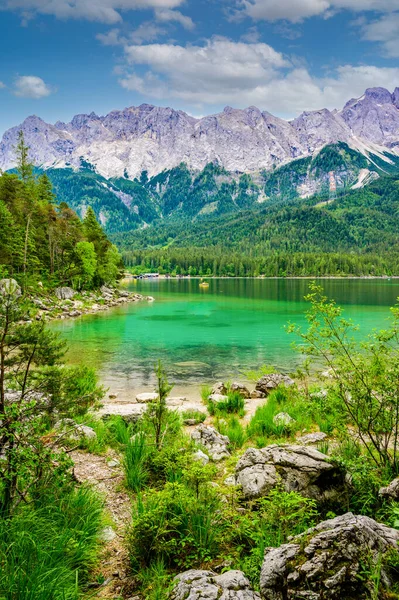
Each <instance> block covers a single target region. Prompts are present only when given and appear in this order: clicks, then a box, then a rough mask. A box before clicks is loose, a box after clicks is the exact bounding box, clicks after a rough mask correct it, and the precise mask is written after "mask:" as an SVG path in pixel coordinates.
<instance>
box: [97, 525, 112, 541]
mask: <svg viewBox="0 0 399 600" xmlns="http://www.w3.org/2000/svg"><path fill="white" fill-rule="evenodd" d="M115 538H116V533H115V531H114V530H113V529H112V527H104V529H103V530H102V531H101V533H100V541H101V542H106V543H107V542H108V543H109V542H112V541H113V540H114V539H115Z"/></svg>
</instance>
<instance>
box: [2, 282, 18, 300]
mask: <svg viewBox="0 0 399 600" xmlns="http://www.w3.org/2000/svg"><path fill="white" fill-rule="evenodd" d="M21 295H22V290H21V287H20V286H19V285H18V282H17V281H15V279H1V280H0V296H11V297H14V298H19V297H20V296H21Z"/></svg>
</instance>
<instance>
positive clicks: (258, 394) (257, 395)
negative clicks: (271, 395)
mask: <svg viewBox="0 0 399 600" xmlns="http://www.w3.org/2000/svg"><path fill="white" fill-rule="evenodd" d="M251 398H253V399H254V400H256V399H258V398H266V394H265V392H261V391H260V390H253V391H252V392H251Z"/></svg>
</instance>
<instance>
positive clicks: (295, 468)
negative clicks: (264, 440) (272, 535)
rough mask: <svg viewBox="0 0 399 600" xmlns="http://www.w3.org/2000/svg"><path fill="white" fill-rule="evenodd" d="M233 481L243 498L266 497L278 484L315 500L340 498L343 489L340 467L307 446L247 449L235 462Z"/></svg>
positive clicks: (343, 473) (336, 499) (343, 478)
mask: <svg viewBox="0 0 399 600" xmlns="http://www.w3.org/2000/svg"><path fill="white" fill-rule="evenodd" d="M236 480H237V483H238V484H239V485H241V487H242V490H243V493H244V496H245V497H246V498H259V497H261V496H266V495H267V494H268V493H269V492H270V490H272V489H273V488H274V487H275V486H276V485H277V484H280V485H282V487H283V489H284V490H285V491H287V492H293V491H294V492H298V493H299V494H301V495H302V496H304V497H306V498H312V499H314V500H316V501H318V502H335V501H339V500H340V499H342V497H343V495H344V494H345V492H346V480H345V472H344V471H343V470H342V468H341V467H338V466H336V465H335V464H333V463H331V462H330V461H329V458H328V456H326V455H325V454H322V453H321V452H319V451H318V450H316V449H315V448H311V447H307V446H294V445H288V444H286V445H283V446H278V445H276V444H273V445H271V446H267V447H266V448H263V449H261V450H257V449H255V448H249V449H248V450H247V451H246V452H245V453H244V454H243V456H242V457H241V458H240V460H239V461H238V463H237V466H236Z"/></svg>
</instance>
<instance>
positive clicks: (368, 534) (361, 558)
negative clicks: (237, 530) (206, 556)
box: [260, 513, 399, 600]
mask: <svg viewBox="0 0 399 600" xmlns="http://www.w3.org/2000/svg"><path fill="white" fill-rule="evenodd" d="M398 542H399V531H397V530H396V529H391V528H389V527H386V526H385V525H381V524H379V523H377V522H376V521H374V520H373V519H370V518H369V517H364V516H355V515H353V514H352V513H347V514H345V515H342V516H339V517H336V518H335V519H331V520H329V521H323V522H322V523H320V524H319V525H317V526H316V527H314V528H312V529H309V530H308V531H306V532H305V533H303V534H301V535H299V536H297V537H295V538H293V539H292V540H291V541H290V543H288V544H283V545H282V546H280V547H279V548H271V549H268V550H267V551H266V553H265V557H264V561H263V565H262V571H261V577H260V589H261V594H262V598H264V600H297V599H300V598H308V599H309V598H310V599H312V600H313V599H314V600H339V599H342V600H343V599H345V600H366V598H370V597H371V589H372V588H371V585H370V582H369V583H368V582H367V580H366V578H364V577H363V576H361V574H362V572H363V565H364V563H365V562H367V564H368V562H369V561H370V559H371V561H372V562H374V564H375V565H377V562H378V561H379V559H380V557H381V555H384V554H385V553H386V552H388V551H389V550H392V549H397V545H398ZM390 585H391V581H390V579H389V575H388V573H387V572H386V570H385V569H384V567H382V572H381V581H380V586H381V587H380V590H381V592H382V590H383V589H387V588H389V587H390Z"/></svg>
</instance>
